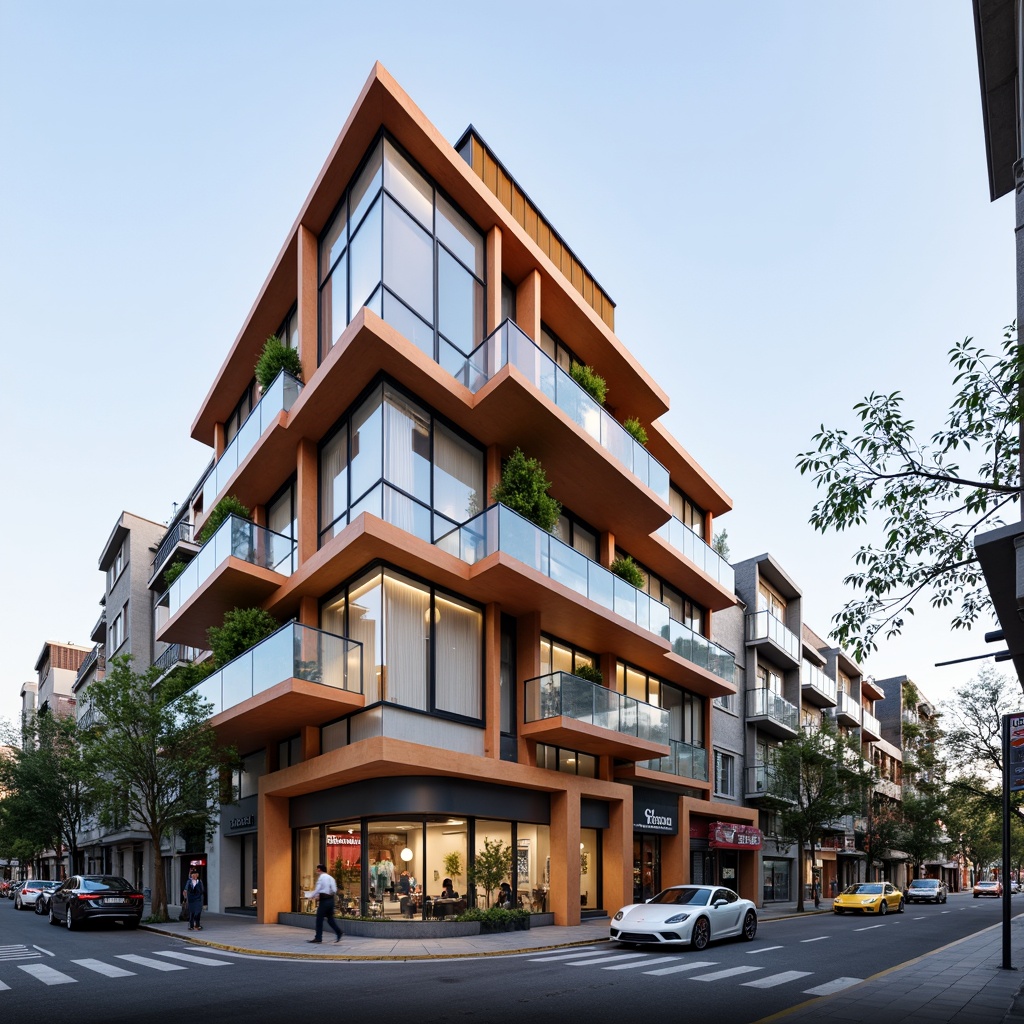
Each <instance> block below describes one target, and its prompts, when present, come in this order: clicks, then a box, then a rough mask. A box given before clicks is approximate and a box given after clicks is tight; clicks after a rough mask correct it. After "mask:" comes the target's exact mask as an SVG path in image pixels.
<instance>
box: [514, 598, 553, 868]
mask: <svg viewBox="0 0 1024 1024" xmlns="http://www.w3.org/2000/svg"><path fill="white" fill-rule="evenodd" d="M516 674H517V678H516V713H517V714H518V716H519V721H518V722H517V723H516V732H517V734H518V733H521V727H522V724H523V709H524V708H525V707H526V680H527V679H536V678H537V676H539V675H540V612H530V613H529V614H527V615H521V616H520V617H519V618H518V619H517V620H516ZM519 763H520V764H531V765H536V763H537V752H536V748H532V747H531V744H529V743H527V742H526V740H524V739H523V738H522V736H521V735H520V736H519ZM553 843H554V840H553V839H552V844H553ZM553 848H554V847H553Z"/></svg>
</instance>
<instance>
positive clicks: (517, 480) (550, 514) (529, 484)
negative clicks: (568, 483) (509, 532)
mask: <svg viewBox="0 0 1024 1024" xmlns="http://www.w3.org/2000/svg"><path fill="white" fill-rule="evenodd" d="M550 486H551V482H550V481H549V480H548V478H547V474H546V473H545V472H544V467H543V466H541V464H540V462H539V461H538V460H537V459H528V458H527V457H526V456H525V455H524V454H523V452H522V450H521V449H520V448H516V450H515V451H514V452H513V453H512V454H511V455H510V456H509V457H508V461H506V463H505V467H504V469H502V471H501V483H499V484H496V485H495V487H494V490H493V491H491V498H492V499H493V500H494V501H499V502H501V504H502V505H507V506H508V507H509V508H510V509H512V511H513V512H518V513H519V514H520V515H521V516H523V517H524V518H525V519H529V520H530V522H531V523H534V524H536V525H537V526H539V527H540V528H541V529H542V530H547V531H548V532H549V533H550V532H551V531H552V530H553V529H554V528H555V523H557V522H558V517H559V515H561V512H562V506H561V505H560V504H559V503H558V502H557V501H555V499H554V498H552V497H551V495H550V494H548V488H549V487H550Z"/></svg>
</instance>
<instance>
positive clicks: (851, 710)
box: [832, 693, 860, 723]
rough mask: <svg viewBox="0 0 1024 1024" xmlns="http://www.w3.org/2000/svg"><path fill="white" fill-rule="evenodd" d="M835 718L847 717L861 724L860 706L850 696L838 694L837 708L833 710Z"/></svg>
mask: <svg viewBox="0 0 1024 1024" xmlns="http://www.w3.org/2000/svg"><path fill="white" fill-rule="evenodd" d="M832 714H833V716H837V715H846V717H847V718H853V719H855V720H856V721H857V722H858V723H859V722H860V705H859V704H858V703H857V702H856V701H855V700H854V699H853V698H852V697H851V696H850V695H849V694H848V693H837V694H836V706H835V708H833V709H832Z"/></svg>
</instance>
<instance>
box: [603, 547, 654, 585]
mask: <svg viewBox="0 0 1024 1024" xmlns="http://www.w3.org/2000/svg"><path fill="white" fill-rule="evenodd" d="M608 568H609V569H611V571H612V572H613V573H615V575H616V576H618V577H620V578H621V579H624V580H625V581H626V582H627V583H631V584H632V585H633V586H634V587H636V589H637V590H643V588H644V585H645V584H646V583H647V577H646V576H645V575H644V571H643V569H641V568H640V566H639V565H637V564H636V562H634V561H633V559H632V558H631V557H630V556H629V555H622V556H620V557H619V558H616V559H615V561H614V562H612V564H611V565H610V566H609V567H608Z"/></svg>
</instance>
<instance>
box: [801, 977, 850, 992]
mask: <svg viewBox="0 0 1024 1024" xmlns="http://www.w3.org/2000/svg"><path fill="white" fill-rule="evenodd" d="M863 980H864V979H863V978H833V979H832V981H826V982H825V984H824V985H818V986H817V988H805V989H804V995H805V996H830V995H832V993H833V992H842V990H843V989H844V988H849V987H850V986H851V985H859V984H860V983H861V982H862V981H863Z"/></svg>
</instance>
